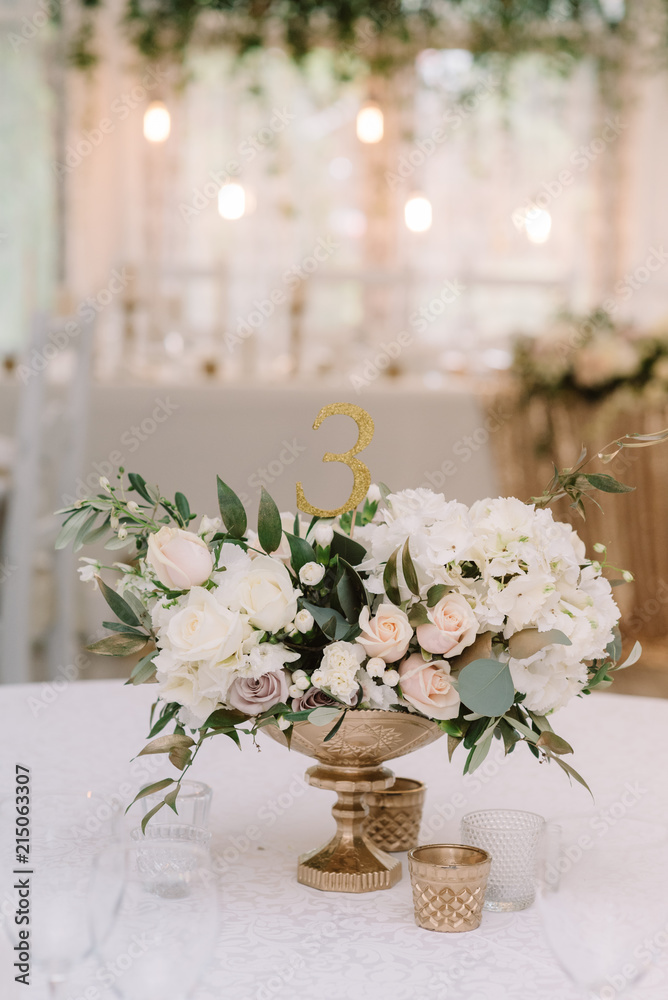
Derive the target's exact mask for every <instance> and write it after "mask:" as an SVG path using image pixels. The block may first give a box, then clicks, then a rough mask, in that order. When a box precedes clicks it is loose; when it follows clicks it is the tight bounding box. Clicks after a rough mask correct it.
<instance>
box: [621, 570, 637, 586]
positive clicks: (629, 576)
mask: <svg viewBox="0 0 668 1000" xmlns="http://www.w3.org/2000/svg"><path fill="white" fill-rule="evenodd" d="M622 579H623V580H624V582H625V583H633V579H634V577H633V573H630V572H629V570H628V569H625V570H624V572H623V573H622Z"/></svg>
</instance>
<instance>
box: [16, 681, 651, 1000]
mask: <svg viewBox="0 0 668 1000" xmlns="http://www.w3.org/2000/svg"><path fill="white" fill-rule="evenodd" d="M153 695H154V689H153V688H152V687H151V686H147V687H144V688H141V689H133V688H130V687H125V686H123V685H122V684H120V683H119V682H118V681H116V682H114V681H89V682H77V683H74V684H69V685H67V684H64V685H63V690H62V691H60V692H58V691H56V690H54V688H53V687H49V686H46V685H32V686H16V687H5V688H2V689H0V709H1V710H2V711H1V716H2V719H3V746H4V747H5V753H3V755H2V762H1V764H0V776H1V781H0V788H1V789H2V791H3V792H4V793H7V792H8V791H9V790H10V789H11V787H12V784H13V773H14V772H13V768H14V762H15V761H18V762H20V763H23V764H27V765H28V766H30V767H31V768H32V778H33V783H34V791H35V794H39V792H40V790H41V789H45V788H47V787H51V788H53V787H54V786H58V785H61V786H62V785H65V786H67V787H73V786H82V787H83V786H90V787H91V788H93V789H95V790H100V789H101V788H102V787H103V786H104V787H105V788H107V789H109V790H111V791H114V790H116V791H119V790H120V791H121V794H122V795H123V796H124V797H125V798H127V797H128V796H129V795H130V792H131V787H130V786H132V787H133V788H136V787H137V786H138V785H139V784H140V783H144V782H146V781H148V780H157V778H159V777H161V776H164V775H165V774H169V773H170V772H171V770H172V769H171V767H170V766H169V764H167V763H166V762H165V761H164V760H163V759H161V758H159V757H153V758H141V759H140V760H138V761H134V762H133V763H129V761H130V758H131V757H132V756H133V755H134V754H136V753H137V751H138V750H139V749H140V748H141V746H142V744H143V740H144V737H145V735H146V732H147V728H148V726H147V723H148V707H149V704H150V702H151V700H152V697H153ZM558 720H559V725H558V727H557V728H558V731H559V733H560V734H561V735H563V736H564V737H565V738H566V739H568V740H569V741H570V742H571V743H572V744H573V745H574V746H575V749H576V759H575V760H574V763H575V766H576V767H577V768H578V770H580V772H581V773H583V774H584V775H585V776H586V778H587V779H588V781H589V783H590V785H591V787H592V789H593V791H594V793H595V795H596V806H595V807H594V808H595V809H596V810H597V811H598V812H599V813H603V814H606V815H610V810H611V809H612V815H613V816H614V815H615V814H617V815H618V814H619V811H620V809H621V810H622V811H625V812H626V813H627V815H630V816H633V817H635V818H642V819H651V820H654V821H660V822H666V821H668V797H667V795H666V786H665V775H666V773H667V772H668V744H667V742H666V740H665V736H664V734H665V731H666V725H667V724H668V704H667V703H666V702H665V701H660V700H653V699H648V698H632V697H626V696H622V695H611V694H601V695H593V696H591V697H589V698H586V699H580V700H577V701H574V702H573V703H571V704H570V705H569V706H568V707H567V708H565V709H564V710H563V711H561V712H560V713H559V716H558ZM261 746H262V752H261V753H259V752H257V751H255V750H254V749H253V747H252V745H251V744H250V741H249V740H247V742H246V745H245V746H244V750H243V752H242V753H239V751H238V750H237V749H236V748H235V747H234V745H233V744H232V743H231V741H227V740H223V739H222V738H216V739H215V740H213V741H211V743H210V744H209V746H207V747H206V749H205V751H204V753H203V754H202V755H201V757H200V758H199V759H198V766H197V769H196V774H195V775H194V776H195V777H198V778H200V779H202V780H204V781H206V782H208V783H209V784H210V785H211V786H212V787H213V789H214V795H213V805H212V829H213V845H212V846H213V850H214V852H215V854H216V855H217V857H218V859H219V864H220V877H221V898H222V903H223V926H222V929H221V934H220V941H219V945H218V948H217V955H216V960H215V964H214V965H213V966H212V968H211V969H210V970H209V971H208V972H207V974H206V977H205V980H204V982H203V984H202V986H201V988H200V989H199V990H198V991H197V992H196V994H195V997H194V1000H222V998H224V997H234V998H235V1000H283V998H285V1000H288V998H290V1000H312V998H314V997H317V998H318V1000H347V998H351V1000H358V998H359V997H361V996H364V997H365V998H366V1000H415V998H418V997H428V998H429V1000H432V998H433V1000H526V998H527V997H532V998H536V997H540V998H541V1000H577V996H578V995H577V992H576V991H575V989H574V988H573V987H572V986H571V985H570V984H569V982H568V981H567V979H566V978H565V976H564V974H563V973H562V972H561V971H560V970H559V968H558V967H557V965H556V962H555V961H554V959H553V958H552V956H551V954H550V952H549V950H548V947H547V945H546V943H545V941H544V938H543V935H542V931H541V928H540V923H539V919H538V915H537V913H536V910H535V908H531V909H529V910H526V911H524V912H521V913H516V914H494V913H485V915H484V917H483V923H482V926H481V927H480V929H479V930H477V931H474V932H472V933H467V934H461V935H447V934H436V933H433V932H429V931H424V930H421V929H419V928H418V927H416V926H415V924H414V921H413V911H412V903H411V894H410V883H409V878H408V871H407V866H406V862H405V858H404V859H403V879H402V881H401V882H400V883H399V884H398V885H397V886H395V887H394V888H393V889H390V890H386V891H383V892H376V893H370V894H366V895H359V896H353V895H351V896H349V895H345V894H337V893H322V892H319V891H317V890H315V889H310V888H307V887H306V886H302V885H299V884H298V882H297V881H296V877H295V874H296V859H297V855H298V854H299V853H300V852H303V851H307V850H309V849H311V848H315V847H318V846H320V845H321V844H323V843H324V842H325V841H326V839H327V837H328V836H329V835H330V834H331V833H332V831H333V820H332V818H331V815H330V812H329V809H330V806H331V804H332V799H333V796H332V795H331V793H325V792H322V791H320V790H317V789H313V788H310V787H308V786H305V784H304V782H303V780H302V776H303V773H304V770H305V768H306V767H307V766H309V763H310V762H309V761H308V760H307V758H305V757H301V756H299V755H298V754H296V753H294V754H290V753H288V751H287V750H285V749H284V748H282V747H280V746H278V745H277V744H274V743H273V742H271V741H270V740H268V739H266V738H265V739H261ZM496 749H497V752H498V748H496ZM459 753H460V754H461V750H460V751H459ZM458 758H459V759H458ZM455 760H456V763H453V764H452V765H448V762H447V753H446V745H445V741H444V740H442V741H438V742H436V743H435V744H433V745H432V746H430V747H426V748H425V749H423V750H420V751H418V752H417V753H415V754H413V755H411V756H410V757H407V758H406V759H405V760H400V761H397V762H396V764H395V765H394V769H395V771H396V773H398V774H399V775H405V776H411V777H414V778H419V779H422V780H424V781H426V783H427V786H428V793H427V804H426V809H425V823H424V826H423V833H422V838H421V839H422V842H425V843H428V842H447V841H448V840H454V841H456V840H457V839H458V829H459V820H460V818H461V816H462V815H463V814H464V813H466V812H468V811H470V810H472V809H480V808H497V807H510V808H520V809H529V810H531V811H537V812H540V813H541V814H543V815H544V816H546V817H548V818H550V817H556V816H563V815H565V814H568V815H578V814H581V813H584V812H588V811H589V810H591V808H592V807H591V802H590V799H589V796H588V795H587V793H586V792H585V791H584V789H582V788H581V787H580V786H574V787H572V788H571V787H570V786H569V783H568V781H567V779H566V778H565V776H564V775H563V774H562V773H561V772H560V771H559V770H557V768H555V767H553V766H549V767H546V766H543V767H540V766H538V765H537V763H536V761H535V760H534V759H533V758H532V757H531V756H530V754H529V753H528V751H526V749H525V748H524V747H519V748H518V749H517V750H516V752H515V753H514V754H513V755H512V757H510V758H508V759H507V760H506V761H503V762H502V761H501V759H500V758H495V757H493V758H492V759H488V761H487V762H486V763H485V765H483V767H482V768H481V770H480V771H479V772H477V773H476V774H474V775H472V776H467V777H463V776H462V775H461V767H462V759H461V757H459V755H458V757H456V758H455ZM147 761H148V763H147ZM124 784H125V787H123V785H124ZM620 803H622V804H621V805H620ZM136 808H137V807H135V809H136ZM439 811H440V812H439ZM133 814H134V816H135V820H134V822H136V817H137V815H138V811H137V812H135V810H132V812H131V814H130V817H129V819H130V818H131V817H132V815H133ZM611 877H614V873H611ZM665 888H666V889H668V887H665ZM657 962H658V965H657V967H656V968H654V969H653V970H652V972H651V973H650V975H649V977H648V979H647V980H646V981H645V983H643V985H642V986H641V987H640V988H638V989H637V990H636V991H635V993H632V994H629V1000H631V997H635V998H636V1000H665V997H666V995H667V994H668V955H666V954H665V952H661V953H660V954H659V956H658V959H657ZM0 984H1V986H0V994H1V995H2V996H3V1000H5V998H6V1000H14V998H15V997H22V996H23V995H24V994H23V993H22V992H21V989H20V988H19V986H18V985H16V984H14V983H13V982H12V975H11V960H10V957H9V949H8V948H7V945H6V943H4V942H3V943H2V944H1V945H0ZM86 989H88V990H89V992H88V993H86V992H85V991H86ZM91 990H92V992H90V991H91ZM31 997H32V1000H42V997H43V994H42V993H41V992H40V991H39V990H38V989H37V988H35V989H34V990H33V991H31ZM64 998H65V1000H110V995H109V994H108V993H105V991H104V990H103V989H102V988H101V986H100V983H99V980H96V979H95V968H94V966H89V967H88V969H87V970H84V971H83V972H82V973H81V974H80V975H79V976H78V977H77V979H76V981H75V982H73V983H72V984H71V986H68V987H67V989H65V991H64Z"/></svg>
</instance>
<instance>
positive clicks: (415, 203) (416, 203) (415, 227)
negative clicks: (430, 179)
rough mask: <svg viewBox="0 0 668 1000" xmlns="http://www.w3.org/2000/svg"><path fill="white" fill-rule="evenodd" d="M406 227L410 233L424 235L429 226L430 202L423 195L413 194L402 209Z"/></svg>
mask: <svg viewBox="0 0 668 1000" xmlns="http://www.w3.org/2000/svg"><path fill="white" fill-rule="evenodd" d="M404 218H405V220H406V225H407V226H408V228H409V229H410V231H411V232H412V233H424V232H426V231H427V229H429V228H430V226H431V202H430V201H429V199H428V198H425V196H424V195H423V194H413V195H411V196H410V198H409V199H408V201H407V202H406V206H405V208H404Z"/></svg>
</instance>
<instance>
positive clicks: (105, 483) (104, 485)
mask: <svg viewBox="0 0 668 1000" xmlns="http://www.w3.org/2000/svg"><path fill="white" fill-rule="evenodd" d="M100 486H101V487H102V489H103V490H106V491H107V493H111V483H110V482H109V480H108V479H107V477H106V476H100Z"/></svg>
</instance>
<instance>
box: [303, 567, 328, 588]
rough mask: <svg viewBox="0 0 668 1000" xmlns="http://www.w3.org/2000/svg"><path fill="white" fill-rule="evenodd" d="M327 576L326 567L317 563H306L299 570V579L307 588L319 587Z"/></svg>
mask: <svg viewBox="0 0 668 1000" xmlns="http://www.w3.org/2000/svg"><path fill="white" fill-rule="evenodd" d="M324 575H325V567H324V566H322V565H321V564H320V563H317V562H307V563H304V565H303V566H302V568H301V569H300V570H299V579H300V581H301V583H303V584H304V585H305V586H306V587H317V585H318V584H319V583H320V581H321V580H322V578H323V576H324Z"/></svg>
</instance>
